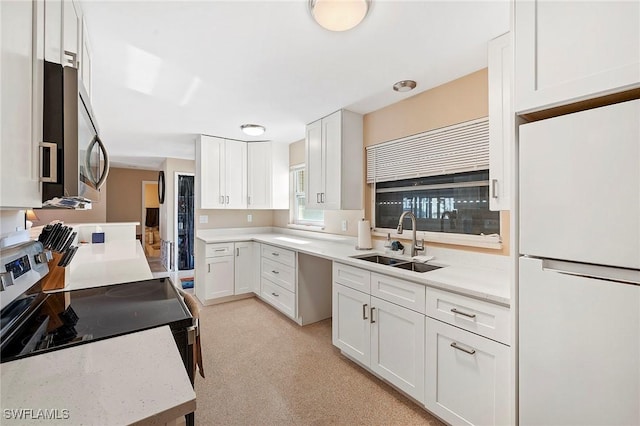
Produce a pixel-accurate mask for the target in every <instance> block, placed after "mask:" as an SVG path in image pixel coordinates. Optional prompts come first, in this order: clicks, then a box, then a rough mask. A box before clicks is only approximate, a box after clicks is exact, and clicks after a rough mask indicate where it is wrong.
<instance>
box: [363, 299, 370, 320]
mask: <svg viewBox="0 0 640 426" xmlns="http://www.w3.org/2000/svg"><path fill="white" fill-rule="evenodd" d="M367 306H369V305H367V304H366V303H365V304H364V305H362V319H363V320H366V319H369V318H367Z"/></svg>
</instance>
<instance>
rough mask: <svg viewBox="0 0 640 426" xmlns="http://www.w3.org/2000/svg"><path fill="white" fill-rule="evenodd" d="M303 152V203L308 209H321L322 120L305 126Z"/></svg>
mask: <svg viewBox="0 0 640 426" xmlns="http://www.w3.org/2000/svg"><path fill="white" fill-rule="evenodd" d="M306 132H307V133H306V139H305V141H306V150H305V156H306V157H305V161H306V162H305V167H306V174H305V179H306V181H305V197H306V200H305V203H306V208H308V209H322V200H321V196H322V193H323V192H324V173H325V171H324V161H323V151H324V149H323V146H322V120H318V121H314V122H313V123H311V124H309V125H307V130H306Z"/></svg>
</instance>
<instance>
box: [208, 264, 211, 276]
mask: <svg viewBox="0 0 640 426" xmlns="http://www.w3.org/2000/svg"><path fill="white" fill-rule="evenodd" d="M207 273H208V274H210V273H211V264H210V263H208V264H207Z"/></svg>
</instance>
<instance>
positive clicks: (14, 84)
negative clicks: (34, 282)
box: [0, 1, 44, 208]
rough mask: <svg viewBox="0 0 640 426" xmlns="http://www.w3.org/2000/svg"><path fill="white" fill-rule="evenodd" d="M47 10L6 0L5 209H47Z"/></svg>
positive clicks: (0, 177) (1, 17) (0, 13)
mask: <svg viewBox="0 0 640 426" xmlns="http://www.w3.org/2000/svg"><path fill="white" fill-rule="evenodd" d="M43 18H44V10H43V7H42V5H41V4H39V3H36V2H31V1H12V2H7V1H1V2H0V23H1V25H0V32H1V36H0V49H1V50H0V83H1V87H2V99H1V106H0V111H1V114H0V141H1V143H2V151H1V152H0V182H1V184H0V207H2V208H27V207H41V206H42V194H41V192H40V183H39V175H40V172H39V150H38V143H39V142H40V140H39V139H40V136H39V135H41V134H42V58H43V57H44V46H43V44H44V43H43V42H44V37H43V31H44V19H43Z"/></svg>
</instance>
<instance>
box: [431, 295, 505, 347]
mask: <svg viewBox="0 0 640 426" xmlns="http://www.w3.org/2000/svg"><path fill="white" fill-rule="evenodd" d="M427 315H428V316H430V317H432V318H435V319H439V320H440V321H444V322H446V323H449V324H451V325H455V326H456V327H460V328H463V329H465V330H469V331H472V332H474V333H477V334H480V335H481V336H485V337H488V338H490V339H493V340H497V341H499V342H502V343H504V344H507V345H509V344H510V342H511V338H510V336H511V331H510V330H511V327H510V326H509V308H506V307H504V306H499V305H494V304H493V303H488V302H483V301H481V300H476V299H472V298H470V297H466V296H461V295H459V294H454V293H449V292H447V291H442V290H437V289H434V288H427Z"/></svg>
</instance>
